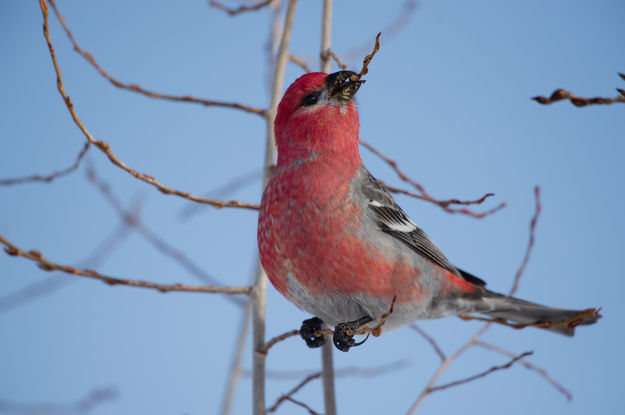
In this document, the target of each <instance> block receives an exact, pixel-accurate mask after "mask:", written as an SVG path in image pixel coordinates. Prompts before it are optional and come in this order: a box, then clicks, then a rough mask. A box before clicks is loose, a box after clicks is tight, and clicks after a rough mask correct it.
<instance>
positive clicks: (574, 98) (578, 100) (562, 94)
mask: <svg viewBox="0 0 625 415" xmlns="http://www.w3.org/2000/svg"><path fill="white" fill-rule="evenodd" d="M618 76H620V77H621V79H622V80H624V81H625V74H622V73H619V74H618ZM616 91H617V92H618V93H619V95H617V96H616V97H614V98H602V97H595V98H584V97H580V96H579V95H575V94H573V93H572V92H569V91H566V90H564V89H556V90H555V91H553V93H552V94H551V96H550V97H549V98H547V97H543V96H537V97H533V98H532V99H533V100H534V101H536V102H538V103H539V104H543V105H549V104H553V103H554V102H558V101H561V100H563V99H568V100H569V101H570V102H571V104H573V105H575V106H576V107H585V106H588V105H607V104H614V103H617V102H621V103H625V90H623V89H621V88H616Z"/></svg>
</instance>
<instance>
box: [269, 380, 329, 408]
mask: <svg viewBox="0 0 625 415" xmlns="http://www.w3.org/2000/svg"><path fill="white" fill-rule="evenodd" d="M320 377H321V372H317V373H313V374H311V375H308V376H307V377H306V378H305V379H304V380H302V381H301V382H300V383H298V384H297V385H296V386H295V387H294V388H293V389H291V390H290V391H289V392H287V393H286V394H285V395H282V396H280V397H279V398H278V400H277V401H276V402H275V403H274V404H273V405H272V406H271V407H270V408H267V413H270V412H275V411H276V409H278V407H279V406H280V405H281V404H282V402H284V401H285V400H288V399H289V398H290V397H292V396H293V395H295V394H296V393H297V392H299V391H300V390H301V389H302V388H303V387H304V386H306V385H307V384H308V383H309V382H311V381H313V380H315V379H319V378H320Z"/></svg>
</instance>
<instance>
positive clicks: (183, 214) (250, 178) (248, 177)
mask: <svg viewBox="0 0 625 415" xmlns="http://www.w3.org/2000/svg"><path fill="white" fill-rule="evenodd" d="M262 172H263V169H259V168H255V169H253V170H250V171H248V172H246V173H243V174H241V175H239V176H236V177H233V178H232V179H230V181H228V182H226V183H223V184H220V185H219V186H217V187H216V188H214V189H211V190H209V191H207V192H205V193H203V194H202V197H210V198H219V199H225V198H227V197H230V196H231V195H232V194H234V193H236V192H237V191H239V190H240V189H242V188H244V187H247V186H249V185H251V184H255V183H257V182H259V181H262V176H261V174H262ZM207 209H210V206H205V205H201V204H199V203H192V204H187V205H186V206H184V207H183V208H182V209H180V214H179V218H180V219H181V220H187V219H189V218H190V217H191V216H193V215H195V214H197V213H199V212H203V211H205V210H207Z"/></svg>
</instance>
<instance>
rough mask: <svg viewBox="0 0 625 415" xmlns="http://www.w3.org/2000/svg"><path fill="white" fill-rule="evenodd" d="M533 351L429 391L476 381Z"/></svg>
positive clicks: (507, 366) (509, 365)
mask: <svg viewBox="0 0 625 415" xmlns="http://www.w3.org/2000/svg"><path fill="white" fill-rule="evenodd" d="M533 353H534V352H525V353H521V354H520V355H518V356H515V357H514V358H513V359H512V360H510V361H509V362H508V363H506V364H503V365H500V366H493V367H491V368H490V369H488V370H485V371H483V372H481V373H478V374H476V375H473V376H469V377H466V378H464V379H460V380H456V381H454V382H449V383H445V384H444V385H440V386H434V387H432V388H430V389H429V390H428V393H432V392H436V391H440V390H443V389H448V388H452V387H454V386H458V385H462V384H464V383H469V382H471V381H474V380H476V379H479V378H483V377H484V376H487V375H489V374H491V373H493V372H496V371H498V370H503V369H508V368H509V367H511V366H512V365H513V364H515V363H516V362H517V361H519V360H521V359H523V358H524V357H527V356H531V355H532V354H533Z"/></svg>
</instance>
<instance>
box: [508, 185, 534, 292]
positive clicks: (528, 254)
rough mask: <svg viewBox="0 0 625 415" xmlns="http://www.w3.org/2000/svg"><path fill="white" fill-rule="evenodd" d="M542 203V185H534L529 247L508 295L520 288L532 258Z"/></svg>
mask: <svg viewBox="0 0 625 415" xmlns="http://www.w3.org/2000/svg"><path fill="white" fill-rule="evenodd" d="M540 211H541V204H540V187H538V186H536V187H534V216H532V220H531V221H530V236H529V241H528V243H527V248H525V255H524V256H523V261H522V262H521V266H520V267H519V269H517V272H516V274H514V282H513V283H512V288H510V291H509V292H508V295H514V293H516V292H517V290H518V289H519V281H520V280H521V276H522V275H523V272H524V271H525V267H526V266H527V263H528V262H529V260H530V254H531V253H532V248H533V247H534V239H535V236H534V234H535V233H536V223H538V217H539V216H540Z"/></svg>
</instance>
